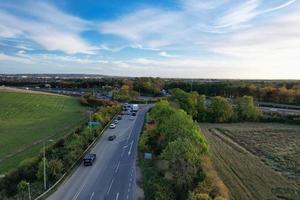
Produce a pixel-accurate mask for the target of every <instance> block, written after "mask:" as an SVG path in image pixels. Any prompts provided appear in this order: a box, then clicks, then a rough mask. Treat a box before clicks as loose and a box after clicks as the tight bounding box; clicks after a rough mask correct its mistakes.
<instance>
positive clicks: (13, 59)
mask: <svg viewBox="0 0 300 200" xmlns="http://www.w3.org/2000/svg"><path fill="white" fill-rule="evenodd" d="M0 61H10V62H17V63H23V64H34V62H33V61H32V60H31V59H28V58H23V57H19V56H11V55H6V54H3V53H0Z"/></svg>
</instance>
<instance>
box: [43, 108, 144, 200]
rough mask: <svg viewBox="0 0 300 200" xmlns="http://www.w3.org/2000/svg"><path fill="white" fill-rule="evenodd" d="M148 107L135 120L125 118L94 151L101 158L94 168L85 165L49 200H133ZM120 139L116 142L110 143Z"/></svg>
mask: <svg viewBox="0 0 300 200" xmlns="http://www.w3.org/2000/svg"><path fill="white" fill-rule="evenodd" d="M148 108H149V107H148V106H140V110H139V112H138V114H137V116H136V117H135V120H130V119H129V116H128V115H124V116H123V119H122V120H120V121H119V123H118V125H117V127H116V128H115V129H107V130H106V131H105V132H104V134H103V136H102V138H101V139H100V141H99V142H98V143H97V144H96V145H95V147H94V148H93V149H92V150H91V152H92V153H96V154H97V159H96V161H95V162H94V164H93V165H92V166H89V167H85V166H83V164H81V165H80V166H79V167H78V168H77V169H76V170H75V171H74V173H73V174H72V175H71V176H70V177H69V178H67V179H66V180H65V181H64V182H63V183H62V185H61V186H60V187H59V188H58V190H57V191H56V192H55V193H54V194H52V195H51V196H50V197H49V198H48V199H49V200H62V199H63V200H96V199H97V200H102V199H105V200H118V199H119V200H127V199H129V200H133V199H136V198H135V171H136V170H135V161H136V152H137V151H136V149H137V143H138V138H139V134H140V132H141V130H142V126H143V122H144V116H145V113H146V112H147V109H148ZM110 135H116V136H117V138H116V139H115V140H114V141H108V137H109V136H110Z"/></svg>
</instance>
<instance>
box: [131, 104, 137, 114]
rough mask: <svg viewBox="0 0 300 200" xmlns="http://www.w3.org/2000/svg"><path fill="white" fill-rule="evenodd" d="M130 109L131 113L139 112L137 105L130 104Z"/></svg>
mask: <svg viewBox="0 0 300 200" xmlns="http://www.w3.org/2000/svg"><path fill="white" fill-rule="evenodd" d="M131 109H132V111H133V112H137V111H139V105H138V104H132V107H131Z"/></svg>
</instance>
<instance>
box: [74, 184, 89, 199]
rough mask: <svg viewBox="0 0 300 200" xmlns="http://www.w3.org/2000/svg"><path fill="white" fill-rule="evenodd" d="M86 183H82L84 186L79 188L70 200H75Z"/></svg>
mask: <svg viewBox="0 0 300 200" xmlns="http://www.w3.org/2000/svg"><path fill="white" fill-rule="evenodd" d="M86 183H87V182H86V181H85V182H84V184H83V185H82V186H81V188H80V189H79V190H78V192H77V193H76V194H75V195H74V197H73V198H72V200H76V199H77V198H78V196H79V194H80V192H81V191H82V190H83V188H84V187H85V185H86Z"/></svg>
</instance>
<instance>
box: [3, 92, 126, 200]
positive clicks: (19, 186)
mask: <svg viewBox="0 0 300 200" xmlns="http://www.w3.org/2000/svg"><path fill="white" fill-rule="evenodd" d="M47 98H49V97H47ZM77 103H78V104H79V101H78V100H77ZM39 110H40V109H39ZM120 110H121V106H120V105H119V104H112V105H107V106H102V107H98V108H97V109H96V111H95V113H94V114H93V116H92V118H93V119H94V120H95V121H98V122H99V123H100V125H99V126H98V127H88V126H87V123H86V122H87V120H85V121H84V122H83V123H79V124H77V126H76V128H75V129H73V130H72V129H71V130H69V132H68V133H67V134H62V136H61V137H59V139H57V140H56V141H54V142H52V143H48V145H47V146H46V149H45V157H46V168H47V174H46V177H47V188H49V187H51V186H52V185H53V184H54V183H55V182H56V181H57V180H59V179H60V178H61V177H62V175H63V174H65V173H68V172H69V170H70V168H71V167H72V166H74V165H75V164H78V163H80V158H81V157H82V156H83V153H84V151H85V150H86V148H87V147H88V146H89V145H90V144H91V143H92V142H93V141H94V140H95V139H97V138H98V137H99V136H100V133H101V132H102V130H103V128H104V127H105V125H106V124H107V123H108V122H109V121H110V120H111V119H112V118H113V117H114V116H115V115H116V114H117V113H118V112H119V111H120ZM31 120H33V119H31ZM33 123H34V121H33ZM60 134H61V133H59V134H58V135H57V137H58V136H59V135H60ZM23 137H24V135H23ZM37 150H38V151H39V152H40V153H39V154H38V155H35V156H33V157H32V158H30V159H25V160H24V161H22V162H21V163H20V164H16V167H15V168H14V169H12V170H10V171H9V172H6V173H5V176H4V178H1V179H0V199H26V198H27V197H28V193H27V184H28V183H30V185H31V195H32V197H33V198H35V197H37V196H38V195H40V194H41V193H43V192H44V188H43V178H44V174H43V172H44V171H43V169H44V164H43V149H42V148H38V149H37ZM25 186H26V187H25ZM25 194H27V195H26V198H25V196H24V195H25Z"/></svg>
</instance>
